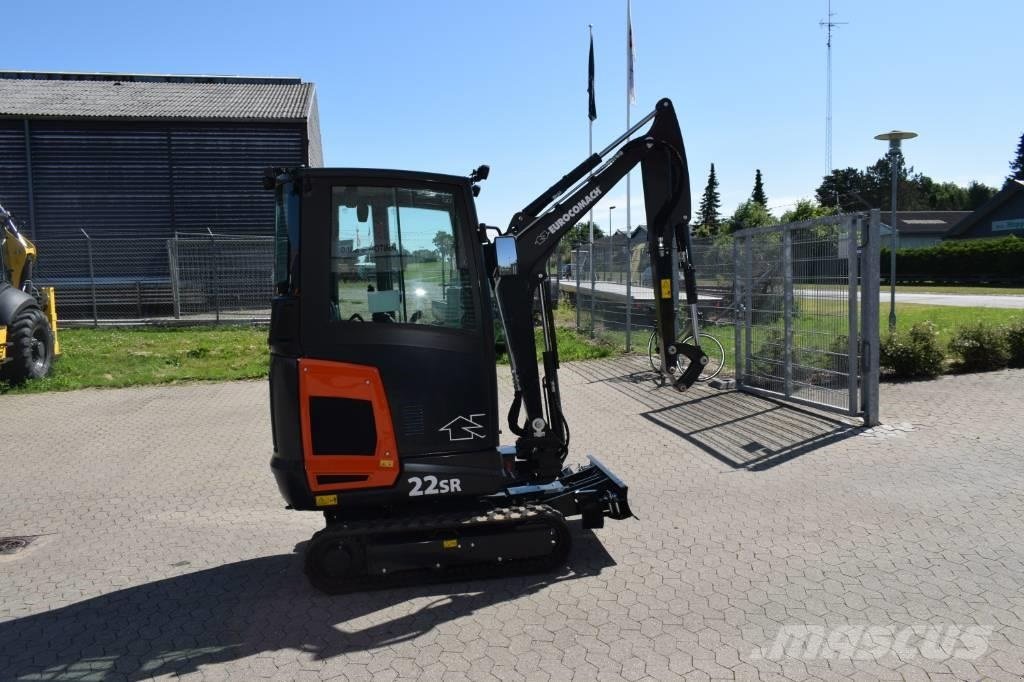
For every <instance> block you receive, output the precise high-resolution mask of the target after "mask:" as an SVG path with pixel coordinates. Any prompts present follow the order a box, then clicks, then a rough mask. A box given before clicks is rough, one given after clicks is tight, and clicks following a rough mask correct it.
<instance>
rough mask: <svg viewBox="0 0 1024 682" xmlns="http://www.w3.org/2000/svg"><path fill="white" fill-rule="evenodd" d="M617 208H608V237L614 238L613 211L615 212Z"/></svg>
mask: <svg viewBox="0 0 1024 682" xmlns="http://www.w3.org/2000/svg"><path fill="white" fill-rule="evenodd" d="M615 208H616V207H615V206H609V207H608V236H609V237H611V236H612V211H614V210H615Z"/></svg>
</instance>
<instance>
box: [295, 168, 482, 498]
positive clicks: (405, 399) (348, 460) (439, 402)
mask: <svg viewBox="0 0 1024 682" xmlns="http://www.w3.org/2000/svg"><path fill="white" fill-rule="evenodd" d="M301 182H302V184H301V187H302V189H301V192H302V201H301V205H302V212H301V239H300V243H301V251H300V262H301V276H300V288H299V296H300V297H301V321H300V329H301V334H300V336H301V341H300V343H301V349H302V353H301V354H302V360H300V362H299V382H300V395H301V396H302V398H301V399H302V401H303V406H304V407H303V410H304V414H303V415H302V420H303V429H304V434H303V437H304V440H305V441H306V442H305V445H306V446H307V447H304V449H305V450H306V451H307V455H306V457H307V462H309V461H310V459H312V460H314V465H313V466H312V467H310V466H309V465H308V464H307V474H309V475H310V477H311V480H310V483H311V487H314V489H316V488H320V489H345V488H346V487H367V484H368V482H371V481H374V480H375V481H377V483H376V484H375V485H383V484H386V483H388V482H389V481H391V482H393V480H394V478H395V477H396V476H397V475H398V470H399V469H400V468H407V467H408V466H409V464H410V463H411V462H412V461H414V460H416V459H417V458H427V457H431V456H437V455H454V456H458V459H459V460H460V461H464V460H465V459H466V458H467V457H469V458H470V460H472V457H473V456H474V453H480V464H481V466H487V467H492V466H493V463H494V462H495V461H496V459H495V458H494V456H493V455H494V452H495V449H496V446H497V442H498V441H497V439H498V415H497V387H496V377H495V364H494V363H495V357H494V338H493V328H492V323H491V316H490V297H489V289H488V286H487V284H486V281H487V280H486V278H485V277H484V273H483V264H482V254H481V248H480V244H479V238H478V236H477V230H476V225H477V218H476V213H475V209H474V207H473V202H472V198H471V193H470V192H471V190H470V184H469V181H468V179H466V178H458V177H453V176H441V175H430V174H420V173H404V172H390V171H369V170H336V169H312V170H305V171H303V177H302V181H301ZM303 363H305V365H306V366H305V367H303ZM306 377H311V378H309V379H307V378H306ZM310 448H311V449H312V453H310ZM391 450H395V452H391ZM385 453H387V455H385ZM311 468H312V471H311V470H310V469H311ZM357 470H358V471H357ZM364 470H369V471H370V472H371V473H376V474H377V476H376V478H371V479H362V481H358V480H355V479H354V478H352V477H356V476H362V475H363V473H362V472H363V471H364ZM353 472H355V473H353ZM317 476H320V477H322V478H320V479H317V480H313V479H314V478H315V477H317ZM346 477H349V478H346ZM324 481H328V482H333V483H334V484H333V485H332V486H331V487H330V488H325V487H323V486H322V485H316V486H314V484H316V483H318V482H320V483H322V482H324Z"/></svg>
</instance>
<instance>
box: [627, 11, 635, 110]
mask: <svg viewBox="0 0 1024 682" xmlns="http://www.w3.org/2000/svg"><path fill="white" fill-rule="evenodd" d="M635 61H636V47H635V46H634V45H633V8H632V3H631V0H626V92H627V93H628V94H629V103H630V104H636V82H635V81H634V80H633V62H635Z"/></svg>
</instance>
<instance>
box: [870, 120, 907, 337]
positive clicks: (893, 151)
mask: <svg viewBox="0 0 1024 682" xmlns="http://www.w3.org/2000/svg"><path fill="white" fill-rule="evenodd" d="M915 137H917V133H911V132H907V131H904V130H893V131H890V132H888V133H882V134H880V135H875V139H876V140H888V142H889V164H890V165H889V168H890V171H889V174H890V175H892V218H891V219H890V220H889V228H890V229H891V230H892V233H891V235H892V236H891V238H890V239H891V246H890V248H889V333H892V332H894V331H896V239H897V236H898V235H897V232H896V190H897V187H898V186H899V176H898V175H897V169H896V157H897V155H898V153H899V151H900V143H901V142H902V141H903V140H911V139H913V138H915Z"/></svg>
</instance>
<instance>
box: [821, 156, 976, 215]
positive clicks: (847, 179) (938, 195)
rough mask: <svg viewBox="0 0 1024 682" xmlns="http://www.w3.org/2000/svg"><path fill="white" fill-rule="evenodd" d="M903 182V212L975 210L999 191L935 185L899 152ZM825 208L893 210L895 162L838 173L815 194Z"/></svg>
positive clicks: (883, 160)
mask: <svg viewBox="0 0 1024 682" xmlns="http://www.w3.org/2000/svg"><path fill="white" fill-rule="evenodd" d="M895 153H896V154H897V157H896V173H897V177H898V179H899V204H900V205H899V208H900V210H901V211H972V210H974V209H975V208H977V207H978V206H980V205H981V204H983V203H985V202H986V201H988V200H989V199H990V198H991V197H992V196H993V195H994V194H995V192H996V190H995V189H994V188H992V187H988V186H986V185H984V184H982V183H979V182H977V181H974V182H972V183H971V184H970V185H969V186H967V187H963V186H961V185H958V184H956V183H955V182H935V181H934V180H932V179H931V178H930V177H928V176H927V175H923V174H921V173H915V172H914V168H913V167H910V168H908V167H907V165H906V162H905V160H904V158H903V154H902V152H900V151H896V152H895ZM815 196H816V197H817V199H818V203H820V204H821V205H822V206H838V208H839V210H840V211H843V212H849V211H863V210H865V209H869V208H880V209H882V210H883V211H889V210H890V204H891V203H892V161H891V159H890V157H888V156H883V157H882V158H880V159H878V161H876V162H875V163H873V164H871V165H870V166H868V167H867V168H865V169H864V170H863V171H861V170H858V169H856V168H844V169H841V170H834V171H832V173H831V174H829V175H827V176H825V177H824V178H823V179H822V182H821V185H819V186H818V189H817V190H816V191H815Z"/></svg>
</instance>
